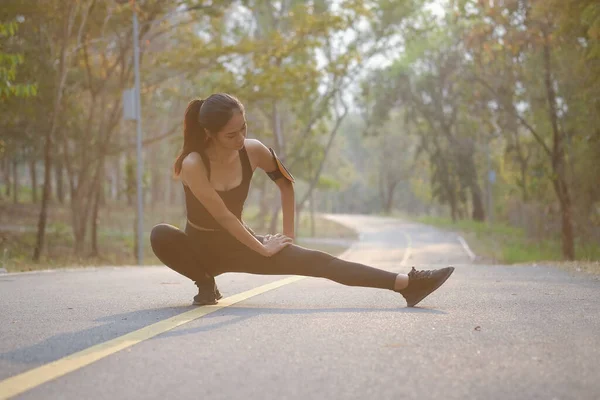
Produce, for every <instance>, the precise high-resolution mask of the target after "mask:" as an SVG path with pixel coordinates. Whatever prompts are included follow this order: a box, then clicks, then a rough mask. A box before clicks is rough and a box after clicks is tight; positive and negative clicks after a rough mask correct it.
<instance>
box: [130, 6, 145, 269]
mask: <svg viewBox="0 0 600 400" xmlns="http://www.w3.org/2000/svg"><path fill="white" fill-rule="evenodd" d="M133 63H134V71H135V72H134V73H135V114H136V125H137V127H136V128H137V135H136V156H137V168H136V172H137V261H138V265H142V264H143V260H144V252H143V247H142V244H143V239H142V237H143V233H144V220H143V214H144V213H143V207H144V202H143V193H142V104H141V95H140V47H139V38H138V19H137V11H136V8H135V5H134V7H133Z"/></svg>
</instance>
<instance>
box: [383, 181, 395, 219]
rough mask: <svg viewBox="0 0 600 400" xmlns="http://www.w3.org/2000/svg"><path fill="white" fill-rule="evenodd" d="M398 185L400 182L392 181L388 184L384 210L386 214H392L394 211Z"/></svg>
mask: <svg viewBox="0 0 600 400" xmlns="http://www.w3.org/2000/svg"><path fill="white" fill-rule="evenodd" d="M396 186H398V182H391V183H388V185H387V190H386V200H385V205H384V208H383V211H384V212H385V213H386V214H390V213H391V212H392V207H393V205H394V192H395V190H396Z"/></svg>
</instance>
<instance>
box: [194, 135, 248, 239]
mask: <svg viewBox="0 0 600 400" xmlns="http://www.w3.org/2000/svg"><path fill="white" fill-rule="evenodd" d="M200 156H201V157H202V161H203V162H204V165H205V166H206V171H207V173H208V180H209V181H210V162H209V160H208V157H206V154H204V153H200ZM239 157H240V162H241V163H242V183H240V184H239V186H236V187H234V188H233V189H230V190H224V191H220V190H217V194H218V195H219V196H220V197H221V199H222V200H223V202H224V203H225V205H226V206H227V208H228V209H229V211H231V212H232V213H233V214H234V215H235V216H236V217H237V219H239V220H240V221H241V220H242V210H243V209H244V202H245V201H246V198H247V197H248V190H249V189H250V180H251V179H252V166H251V165H250V160H249V159H248V152H247V151H246V147H243V148H242V149H241V150H240V151H239ZM183 190H184V191H185V207H186V210H187V218H188V221H190V222H191V223H192V224H194V225H197V226H200V227H202V228H207V229H216V230H220V229H222V227H221V225H219V223H218V222H217V221H216V220H215V219H214V218H213V216H212V215H210V213H209V212H208V210H207V209H206V208H205V207H204V206H203V205H202V203H200V201H199V200H198V199H197V198H196V196H194V194H193V193H192V191H191V189H190V188H189V187H188V186H187V185H185V184H184V185H183Z"/></svg>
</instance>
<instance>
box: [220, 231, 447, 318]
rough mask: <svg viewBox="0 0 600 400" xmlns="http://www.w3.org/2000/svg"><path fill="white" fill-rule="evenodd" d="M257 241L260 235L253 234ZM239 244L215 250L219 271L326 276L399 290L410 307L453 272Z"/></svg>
mask: <svg viewBox="0 0 600 400" xmlns="http://www.w3.org/2000/svg"><path fill="white" fill-rule="evenodd" d="M257 238H258V239H259V240H260V241H263V240H264V239H263V237H260V236H257ZM237 243H238V244H240V246H236V245H233V246H228V250H229V251H227V252H219V259H220V261H222V263H221V262H220V263H219V264H220V265H221V266H222V270H221V271H220V272H221V273H222V272H246V273H251V274H264V275H302V276H311V277H317V278H326V279H329V280H332V281H334V282H338V283H341V284H343V285H347V286H361V287H371V288H379V289H389V290H393V291H395V292H398V293H400V294H401V295H402V296H403V297H404V298H405V299H406V303H407V305H408V306H409V307H412V306H414V305H416V304H417V303H419V302H420V301H421V300H423V299H424V298H425V297H427V296H428V295H429V294H431V293H432V292H433V291H435V290H436V289H437V288H439V287H440V286H441V285H442V284H443V283H444V282H445V281H446V280H447V279H448V278H449V277H450V275H452V273H453V272H454V268H453V267H448V268H442V269H437V270H427V271H417V270H415V269H414V268H413V269H412V270H411V272H410V273H409V274H408V275H404V274H398V273H395V272H390V271H385V270H382V269H378V268H373V267H370V266H368V265H364V264H360V263H355V262H351V261H346V260H342V259H340V258H337V257H334V256H332V255H330V254H327V253H325V252H322V251H318V250H311V249H306V248H304V247H301V246H297V245H293V244H292V245H289V246H287V247H286V248H284V249H283V250H281V251H280V252H279V253H277V254H275V255H274V256H272V257H263V256H261V255H259V254H258V253H256V252H254V251H252V250H250V249H248V248H247V247H245V246H243V245H242V244H241V243H239V242H237Z"/></svg>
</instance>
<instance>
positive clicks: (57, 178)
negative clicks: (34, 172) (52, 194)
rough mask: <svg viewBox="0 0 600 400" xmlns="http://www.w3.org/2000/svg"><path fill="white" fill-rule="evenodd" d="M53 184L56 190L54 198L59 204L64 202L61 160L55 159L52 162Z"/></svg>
mask: <svg viewBox="0 0 600 400" xmlns="http://www.w3.org/2000/svg"><path fill="white" fill-rule="evenodd" d="M54 186H55V188H54V189H55V191H56V200H58V202H59V203H60V204H65V180H64V169H63V162H62V160H60V159H57V160H56V161H55V162H54Z"/></svg>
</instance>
